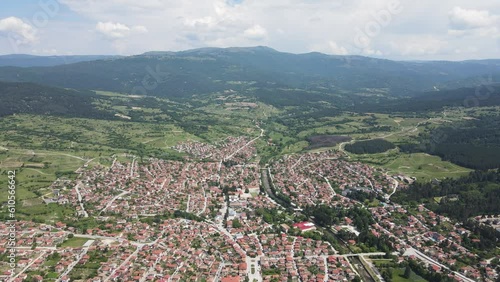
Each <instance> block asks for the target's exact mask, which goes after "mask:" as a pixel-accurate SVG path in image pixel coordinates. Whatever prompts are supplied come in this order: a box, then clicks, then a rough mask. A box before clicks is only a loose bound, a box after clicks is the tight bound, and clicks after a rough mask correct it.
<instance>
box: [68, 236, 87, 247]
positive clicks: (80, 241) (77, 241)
mask: <svg viewBox="0 0 500 282" xmlns="http://www.w3.org/2000/svg"><path fill="white" fill-rule="evenodd" d="M88 240H89V239H87V238H78V237H73V238H70V239H68V240H66V241H64V242H63V243H62V244H61V247H63V248H79V247H82V246H83V245H85V243H87V241H88Z"/></svg>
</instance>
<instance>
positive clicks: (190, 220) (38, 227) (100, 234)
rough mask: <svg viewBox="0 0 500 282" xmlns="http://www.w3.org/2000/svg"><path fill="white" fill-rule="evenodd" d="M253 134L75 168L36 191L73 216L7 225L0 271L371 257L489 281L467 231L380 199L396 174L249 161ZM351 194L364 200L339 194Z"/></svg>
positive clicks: (371, 262) (117, 277)
mask: <svg viewBox="0 0 500 282" xmlns="http://www.w3.org/2000/svg"><path fill="white" fill-rule="evenodd" d="M255 140H256V139H250V138H247V137H229V138H226V139H225V140H223V141H221V142H220V143H218V144H212V145H211V144H204V143H200V142H184V143H180V144H178V145H176V146H175V147H173V148H174V149H175V150H177V151H179V152H182V153H184V154H186V157H185V158H184V159H183V160H175V161H173V160H160V159H145V160H140V159H139V158H138V157H136V156H132V155H130V156H125V157H126V158H127V160H128V161H119V160H118V159H117V158H115V160H114V161H113V163H112V165H111V166H110V167H104V166H94V167H82V168H80V169H79V170H78V177H77V178H76V180H71V181H70V180H64V179H59V180H58V181H56V182H54V183H53V184H52V186H51V188H52V189H53V191H54V193H53V196H51V197H48V198H46V199H45V200H46V202H50V203H57V204H58V205H60V206H64V207H68V208H71V209H73V210H74V211H75V213H74V214H71V215H69V216H68V218H69V219H68V222H60V221H58V222H45V223H35V222H28V221H19V222H17V230H18V234H17V235H18V238H17V245H16V246H17V247H16V248H17V258H18V262H17V268H16V270H15V273H10V271H8V270H7V268H8V267H7V265H6V264H5V265H2V268H1V269H2V271H3V272H2V273H1V274H2V276H1V278H0V279H2V281H92V282H104V281H223V282H232V281H252V282H253V281H269V282H270V281H283V282H284V281H361V280H362V281H365V280H366V281H384V277H383V274H381V272H383V271H381V270H380V269H379V268H377V261H380V260H381V259H385V260H387V261H391V262H392V263H395V264H398V265H401V266H404V265H408V264H412V263H413V264H416V265H418V266H419V267H421V268H422V269H424V271H425V272H426V273H430V275H433V274H437V275H444V276H446V277H449V278H452V279H453V280H455V281H497V279H498V277H499V274H498V272H497V270H496V269H495V261H494V259H487V258H482V257H480V256H479V255H478V254H475V253H473V252H472V251H471V250H469V249H468V248H467V247H466V246H465V245H464V241H471V240H472V241H475V240H476V242H477V240H479V241H480V240H481V239H480V238H472V237H471V236H470V235H471V231H470V230H467V229H466V228H464V227H462V226H461V225H460V224H458V223H455V222H453V221H452V220H451V219H449V218H447V217H444V216H440V215H436V214H435V213H433V212H432V211H430V210H428V209H427V208H426V207H425V206H423V205H418V206H416V207H403V206H400V205H397V204H394V203H392V202H391V200H390V198H391V195H392V194H394V192H396V190H398V189H406V187H407V181H406V182H405V181H403V180H404V179H405V178H404V177H403V176H391V175H389V174H388V173H387V172H385V171H384V170H382V169H380V168H376V167H372V166H370V165H367V164H362V163H358V162H353V161H351V160H349V159H348V158H347V157H346V155H345V154H344V153H342V152H339V151H336V150H323V151H317V152H309V153H304V154H294V155H287V156H283V157H281V158H279V159H277V160H275V161H272V162H271V163H269V164H267V165H266V166H265V167H261V166H260V165H259V161H258V155H257V153H256V152H257V151H256V148H255V146H254V141H255ZM122 159H123V158H122ZM357 192H360V193H365V194H369V195H373V197H375V198H376V200H374V201H373V202H370V201H361V200H360V199H357V198H356V197H352V195H353V194H356V193H357ZM373 203H375V204H373ZM323 206H327V207H334V208H335V209H336V210H338V211H339V212H342V211H349V210H364V211H367V212H368V213H369V214H370V216H371V218H372V220H373V222H374V223H372V224H371V225H370V226H369V229H370V236H373V237H375V238H377V239H380V240H381V241H382V240H385V242H389V243H388V244H387V245H388V248H390V250H389V251H387V250H383V249H380V248H377V246H376V245H375V244H370V242H369V241H368V240H364V239H363V238H362V237H366V236H362V235H360V231H361V230H359V226H360V225H359V223H358V222H357V221H356V220H357V219H356V218H350V217H349V216H344V217H342V218H338V219H337V223H336V224H334V225H332V226H325V225H324V224H321V222H319V219H318V218H315V217H314V216H311V215H310V214H308V211H309V210H311V209H314V207H323ZM477 220H478V222H479V221H481V219H480V218H478V219H477ZM440 226H441V227H442V226H445V227H442V228H437V227H440ZM0 230H2V231H1V234H0V246H1V247H0V253H2V254H5V252H6V248H5V245H6V243H7V241H8V236H9V235H8V233H7V232H6V231H5V230H7V227H6V226H5V225H4V224H1V225H0ZM332 238H333V239H332ZM358 243H360V244H362V245H363V248H359V247H358ZM410 262H411V263H410ZM497 262H498V260H496V263H497ZM2 264H3V263H2ZM419 274H420V273H419ZM43 277H45V278H43ZM47 277H49V279H47ZM27 279H31V280H27ZM368 279H373V280H368Z"/></svg>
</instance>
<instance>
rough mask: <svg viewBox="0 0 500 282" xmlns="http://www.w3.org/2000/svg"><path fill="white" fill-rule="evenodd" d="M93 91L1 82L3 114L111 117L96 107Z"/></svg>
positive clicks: (1, 110) (1, 113)
mask: <svg viewBox="0 0 500 282" xmlns="http://www.w3.org/2000/svg"><path fill="white" fill-rule="evenodd" d="M95 98H96V95H95V93H94V92H90V91H75V90H66V89H59V88H54V87H48V86H43V85H38V84H33V83H17V82H0V101H2V102H1V103H0V117H1V116H6V115H12V114H20V113H28V114H42V115H62V116H71V117H88V118H111V117H112V116H111V115H110V114H109V113H105V112H102V111H99V110H97V109H96V108H95V107H94V105H93V104H92V102H93V101H94V99H95Z"/></svg>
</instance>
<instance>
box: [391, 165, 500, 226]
mask: <svg viewBox="0 0 500 282" xmlns="http://www.w3.org/2000/svg"><path fill="white" fill-rule="evenodd" d="M436 198H438V199H440V200H439V203H437V202H436ZM392 200H393V201H395V202H398V203H405V204H411V203H412V202H413V203H426V204H427V207H428V208H429V209H431V210H434V211H435V212H437V213H440V214H444V215H447V216H449V217H451V218H455V219H458V220H460V221H465V220H466V219H467V218H469V217H472V216H477V215H485V214H489V215H497V214H500V205H499V204H498V203H500V169H497V170H492V171H474V172H471V173H470V174H469V175H467V176H464V177H461V178H458V179H450V178H447V179H444V180H443V181H440V182H428V183H420V182H415V183H413V184H411V185H410V187H409V188H408V189H406V190H400V191H398V192H396V194H394V195H393V198H392Z"/></svg>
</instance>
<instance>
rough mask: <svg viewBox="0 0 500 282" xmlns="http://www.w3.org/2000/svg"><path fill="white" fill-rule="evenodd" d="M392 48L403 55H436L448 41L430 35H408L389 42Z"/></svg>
mask: <svg viewBox="0 0 500 282" xmlns="http://www.w3.org/2000/svg"><path fill="white" fill-rule="evenodd" d="M390 45H391V47H392V49H393V50H394V51H395V52H396V53H398V54H401V55H403V56H425V55H436V54H438V53H439V52H441V51H443V50H444V48H446V47H447V46H448V42H447V41H445V40H442V39H439V38H434V37H432V36H409V37H407V38H404V39H403V40H399V41H392V42H390Z"/></svg>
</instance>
